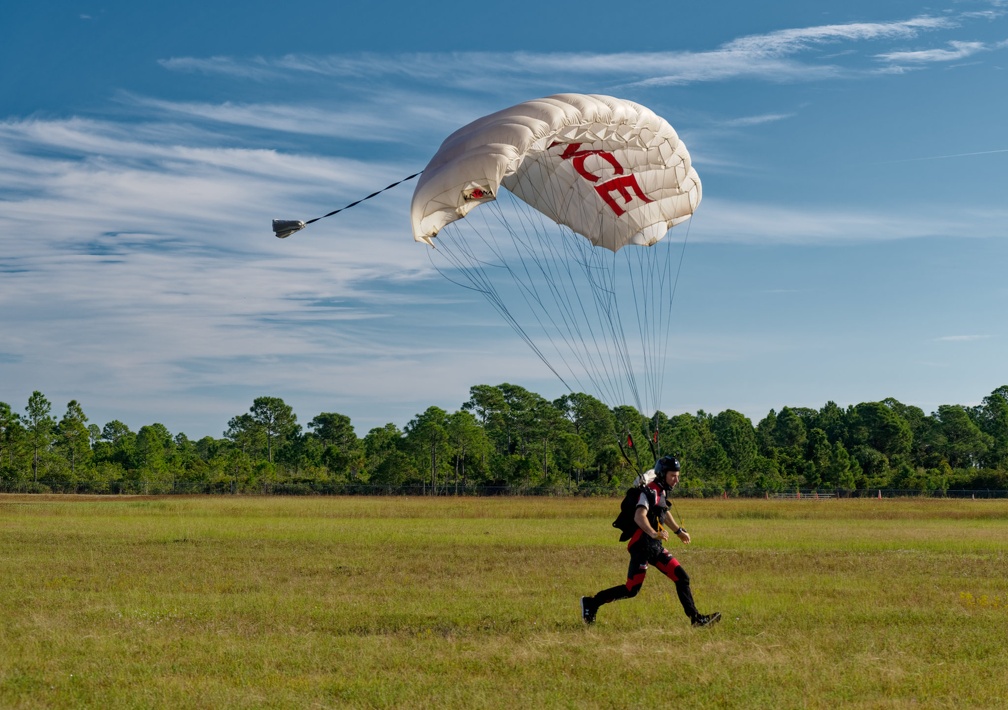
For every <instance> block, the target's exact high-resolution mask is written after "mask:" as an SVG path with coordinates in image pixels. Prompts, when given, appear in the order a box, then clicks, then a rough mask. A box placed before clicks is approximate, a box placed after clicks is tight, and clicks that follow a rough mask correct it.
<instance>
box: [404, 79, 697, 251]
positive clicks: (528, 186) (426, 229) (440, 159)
mask: <svg viewBox="0 0 1008 710" xmlns="http://www.w3.org/2000/svg"><path fill="white" fill-rule="evenodd" d="M501 185H503V186H504V187H505V188H506V189H507V190H509V191H510V192H511V193H513V194H514V195H516V196H517V197H519V198H520V199H521V200H523V201H524V202H526V203H528V204H529V205H531V206H532V207H533V208H535V209H536V210H538V211H539V212H541V213H543V214H545V215H546V216H547V217H549V218H550V219H551V220H553V221H554V222H557V223H559V224H562V225H565V226H567V227H569V228H570V229H571V230H573V231H574V232H576V233H577V234H580V235H582V236H584V237H586V238H587V239H588V240H589V241H591V243H592V244H594V245H596V246H601V247H605V248H606V249H609V250H611V251H614V252H615V251H618V250H620V249H621V248H623V247H624V246H626V245H628V244H636V245H641V246H650V245H652V244H654V243H656V242H657V241H658V240H660V239H661V238H662V237H664V236H665V234H666V232H667V231H668V230H669V228H671V227H672V226H674V225H676V224H679V223H680V222H682V221H684V220H687V219H689V217H690V216H691V215H692V214H693V211H694V210H695V209H696V208H697V206H698V205H699V204H700V198H701V187H700V178H699V177H698V176H697V174H696V171H695V170H694V169H693V167H692V165H691V163H690V156H689V153H688V152H687V150H686V147H685V146H684V145H683V143H682V141H680V140H679V136H678V135H677V134H676V132H675V130H674V129H673V128H672V126H670V125H669V124H668V122H666V121H665V119H663V118H661V117H659V116H657V115H655V114H654V113H653V112H652V111H651V110H649V109H647V108H645V107H643V106H640V105H639V104H636V103H633V102H631V101H626V100H623V99H617V98H613V97H610V96H600V95H586V94H557V95H555V96H550V97H547V98H543V99H537V100H535V101H526V102H524V103H521V104H518V105H517V106H512V107H511V108H507V109H504V110H503V111H498V112H497V113H494V114H491V115H489V116H485V117H484V118H480V119H478V120H476V121H473V122H472V123H470V124H469V125H467V126H464V127H463V128H460V129H459V130H457V131H456V132H455V133H453V134H452V135H450V136H449V137H448V138H447V139H446V140H445V141H444V143H442V144H441V148H440V149H439V150H438V152H437V153H436V154H435V155H434V157H433V158H432V159H431V161H430V162H429V163H428V165H427V167H426V168H425V169H424V171H423V174H422V176H421V177H420V181H419V183H418V184H417V188H416V191H415V192H414V194H413V202H412V208H411V219H412V223H413V236H414V239H416V240H417V241H423V242H426V243H428V244H431V245H432V246H433V241H432V238H433V237H435V236H436V235H437V234H438V232H440V231H441V229H442V228H443V227H444V226H445V225H447V224H449V223H451V222H453V221H455V220H458V219H460V218H463V217H465V216H466V215H467V214H468V213H469V212H470V210H472V209H473V208H474V207H476V206H477V205H479V204H482V203H485V202H488V201H491V200H494V199H496V197H497V195H498V193H499V190H500V187H501Z"/></svg>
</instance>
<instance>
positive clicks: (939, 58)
mask: <svg viewBox="0 0 1008 710" xmlns="http://www.w3.org/2000/svg"><path fill="white" fill-rule="evenodd" d="M948 44H949V47H950V49H920V50H913V51H900V52H886V53H884V54H878V55H876V56H877V57H878V58H879V59H882V60H884V61H887V62H892V63H894V64H927V63H931V62H954V61H956V60H959V59H966V58H967V57H972V56H973V55H974V54H977V53H978V52H983V51H986V50H987V45H985V44H984V43H983V42H955V41H953V42H949V43H948Z"/></svg>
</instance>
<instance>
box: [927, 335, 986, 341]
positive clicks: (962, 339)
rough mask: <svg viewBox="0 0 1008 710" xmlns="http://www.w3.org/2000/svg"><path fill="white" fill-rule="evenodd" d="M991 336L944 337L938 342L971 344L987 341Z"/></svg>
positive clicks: (938, 339)
mask: <svg viewBox="0 0 1008 710" xmlns="http://www.w3.org/2000/svg"><path fill="white" fill-rule="evenodd" d="M990 337H991V336H990V335H944V336H942V337H940V338H937V339H936V340H937V341H938V342H940V343H970V342H973V341H976V340H987V339H988V338H990Z"/></svg>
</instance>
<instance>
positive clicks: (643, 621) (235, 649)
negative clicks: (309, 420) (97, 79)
mask: <svg viewBox="0 0 1008 710" xmlns="http://www.w3.org/2000/svg"><path fill="white" fill-rule="evenodd" d="M618 504H619V502H618V501H617V500H614V499H549V498H532V499H516V498H503V499H500V498H492V499H485V498H484V499H473V498H465V499H433V500H429V499H418V498H411V499H401V498H380V499H373V498H154V499H139V498H76V497H65V498H61V497H30V496H0V707H5V708H20V707H25V708H28V707H46V708H61V707H75V708H76V707H96V708H98V707H101V708H105V707H206V708H210V707H213V708H217V707H239V708H240V707H295V708H303V707H389V708H393V707H394V708H399V707H465V708H480V707H509V708H510V707H523V708H524V707H528V708H532V707H579V708H584V707H587V708H611V707H627V708H637V707H646V706H653V707H658V706H665V705H671V706H673V707H690V708H700V707H746V708H748V707H767V708H770V707H773V708H792V707H822V708H826V707H836V706H838V705H841V706H846V707H865V708H879V707H882V708H889V707H891V708H901V707H911V706H912V707H956V708H960V707H983V708H993V707H1004V706H1008V641H1006V640H1005V639H1006V637H1008V633H1006V632H1008V501H972V500H967V501H950V500H931V499H920V500H918V499H907V500H881V501H880V500H875V499H867V500H829V501H826V500H824V501H806V500H800V501H796V500H790V501H762V500H755V501H745V500H728V501H725V500H705V501H700V500H682V501H679V502H677V506H678V509H679V512H680V513H681V514H682V516H683V517H684V518H685V523H686V525H687V526H688V528H689V530H690V533H691V534H692V535H693V540H694V542H693V544H692V545H690V546H689V547H684V546H682V545H679V544H678V543H675V547H672V548H671V549H673V551H674V553H675V554H676V556H677V557H678V558H679V560H680V561H681V562H682V563H683V565H684V566H685V567H686V569H687V570H688V571H689V572H690V575H691V577H692V579H693V584H694V594H695V596H696V598H697V602H698V605H699V606H700V608H701V611H708V610H713V609H720V610H721V611H722V613H723V614H724V620H723V621H722V623H721V624H720V625H719V626H716V627H713V628H708V629H693V628H691V627H690V626H689V623H688V620H687V619H686V617H685V616H684V615H683V613H682V610H681V608H680V607H679V605H678V601H677V600H676V596H675V589H674V586H673V585H672V584H671V583H670V582H669V581H668V580H666V579H665V578H664V577H663V576H662V575H661V574H660V573H659V572H658V571H657V570H652V571H651V573H650V574H649V575H648V579H647V582H646V583H645V585H644V588H643V590H642V591H641V593H640V595H638V597H637V598H636V599H633V600H627V601H623V602H618V603H616V604H612V605H609V606H606V607H604V608H603V609H602V610H601V611H600V613H599V619H598V622H597V623H596V625H595V626H593V627H591V628H586V627H584V626H583V625H582V623H581V621H580V620H579V618H578V599H579V597H580V596H581V595H583V594H591V593H594V592H596V591H598V590H599V589H601V588H603V587H608V586H612V585H613V584H616V583H619V582H621V581H623V578H624V575H625V572H626V563H627V554H626V552H625V548H624V546H623V545H622V544H620V543H618V542H617V541H616V538H617V534H616V531H614V530H613V529H612V528H611V527H610V526H609V523H610V521H611V520H612V518H613V517H615V514H616V509H617V508H618Z"/></svg>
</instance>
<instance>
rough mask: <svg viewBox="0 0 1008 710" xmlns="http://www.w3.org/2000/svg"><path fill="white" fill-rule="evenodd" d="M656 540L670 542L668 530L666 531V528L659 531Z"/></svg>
mask: <svg viewBox="0 0 1008 710" xmlns="http://www.w3.org/2000/svg"><path fill="white" fill-rule="evenodd" d="M655 540H662V541H665V540H668V530H666V529H665V528H662V529H661V530H659V531H658V537H656V538H655Z"/></svg>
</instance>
